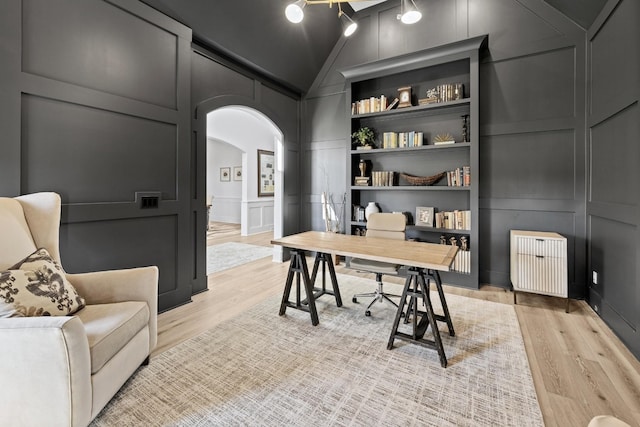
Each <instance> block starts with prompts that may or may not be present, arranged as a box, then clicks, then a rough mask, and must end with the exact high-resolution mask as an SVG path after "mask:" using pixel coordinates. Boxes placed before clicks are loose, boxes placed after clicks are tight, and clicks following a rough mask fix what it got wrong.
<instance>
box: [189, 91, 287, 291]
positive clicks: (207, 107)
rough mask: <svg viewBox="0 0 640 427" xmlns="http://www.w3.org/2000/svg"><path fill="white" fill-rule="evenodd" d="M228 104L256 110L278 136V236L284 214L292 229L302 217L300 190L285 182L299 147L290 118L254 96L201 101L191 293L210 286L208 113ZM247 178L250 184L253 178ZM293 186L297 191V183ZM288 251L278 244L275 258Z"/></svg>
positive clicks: (196, 121) (194, 184) (194, 181)
mask: <svg viewBox="0 0 640 427" xmlns="http://www.w3.org/2000/svg"><path fill="white" fill-rule="evenodd" d="M226 107H234V108H237V109H241V110H242V111H243V112H244V113H245V114H253V115H254V118H257V119H259V120H261V121H262V122H263V124H265V125H266V123H268V125H267V126H271V127H272V129H273V130H274V132H275V133H276V135H277V136H278V137H277V138H276V141H275V143H274V157H275V164H276V176H275V181H276V185H275V189H274V197H273V236H274V237H275V238H279V237H282V236H283V233H284V232H285V226H284V221H285V217H287V230H290V229H292V230H294V231H296V230H297V229H298V225H297V223H295V222H294V221H296V220H297V218H298V217H299V215H298V209H297V208H296V206H297V205H295V204H292V198H293V199H294V201H295V200H298V194H296V193H292V194H288V193H290V192H291V191H292V190H291V189H290V190H285V188H284V185H283V183H284V180H285V170H286V167H285V164H287V165H294V166H295V165H297V148H296V147H289V146H288V141H294V142H295V143H296V144H297V138H298V135H297V134H292V133H291V127H290V126H289V127H287V125H286V123H287V122H286V121H284V120H283V118H282V117H280V116H279V115H278V114H277V113H276V112H274V111H272V110H271V109H270V108H269V107H266V106H265V105H264V104H262V103H261V102H258V101H255V100H253V99H251V98H247V97H243V96H236V95H220V96H216V97H214V98H210V99H208V100H206V101H203V102H201V103H199V104H198V105H197V106H196V108H195V111H194V118H193V124H192V129H193V130H194V133H193V140H192V142H193V149H192V153H193V157H192V159H191V161H192V164H193V166H192V168H191V170H192V175H191V183H192V186H191V191H192V195H191V207H190V210H191V218H192V221H191V223H192V230H193V235H192V239H193V242H194V246H193V249H194V250H193V256H194V266H193V267H194V268H193V272H194V276H193V279H192V281H191V289H192V294H197V293H199V292H203V291H206V290H207V274H206V265H207V238H206V226H207V223H208V219H207V198H206V192H207V189H206V187H207V185H206V184H207V176H206V172H207V116H208V114H209V113H210V112H212V111H215V110H218V109H223V108H226ZM287 129H289V130H287ZM250 162H251V160H248V159H247V160H246V162H245V161H243V162H242V166H243V169H244V170H247V168H248V167H249V166H250V165H249V163H250ZM286 162H288V163H286ZM245 163H246V164H245ZM256 164H257V160H256V163H254V164H252V165H251V166H252V167H253V165H256ZM256 167H257V166H256ZM244 170H243V174H244ZM245 176H246V174H245ZM245 180H246V182H247V185H251V180H250V179H245ZM256 180H257V178H256ZM256 185H257V182H256ZM290 187H291V188H293V189H294V191H295V186H290ZM285 200H287V206H288V207H287V209H286V210H285V209H284V205H285ZM286 255H287V253H286V252H283V250H282V248H281V247H280V246H275V247H274V248H273V260H274V261H277V262H281V261H283V258H284V257H285V256H286Z"/></svg>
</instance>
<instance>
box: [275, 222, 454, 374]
mask: <svg viewBox="0 0 640 427" xmlns="http://www.w3.org/2000/svg"><path fill="white" fill-rule="evenodd" d="M271 243H272V244H274V245H280V246H284V247H287V248H290V249H291V263H290V265H289V272H288V274H287V280H286V283H285V289H284V293H283V295H282V303H281V304H280V313H279V314H280V315H281V316H282V315H284V314H285V312H286V309H287V307H291V308H295V309H298V310H304V311H308V312H309V313H310V315H311V323H312V324H313V325H317V324H318V323H319V319H318V313H317V311H316V306H315V299H316V298H318V297H320V296H322V295H324V294H329V295H333V296H335V298H336V305H337V306H338V307H340V306H342V298H341V296H340V290H339V288H338V281H337V279H336V275H335V270H334V266H333V261H332V258H331V254H337V255H344V256H350V257H358V258H363V259H369V260H374V261H381V262H388V263H393V264H399V265H404V266H407V267H409V272H408V275H407V280H406V281H405V285H404V289H403V292H402V297H401V298H400V304H399V306H398V311H397V313H396V316H395V319H394V322H393V328H392V330H391V336H390V337H389V343H388V345H387V348H388V349H391V348H393V343H394V341H395V339H396V338H397V339H401V340H405V341H410V342H413V343H415V344H419V345H422V346H425V347H429V348H434V349H436V350H437V351H438V355H439V356H440V364H441V365H442V366H443V367H446V366H447V358H446V356H445V353H444V348H443V346H442V340H441V338H440V332H439V331H438V327H437V325H436V322H437V321H442V322H446V324H447V327H448V330H449V335H451V336H454V335H455V331H454V329H453V324H452V322H451V316H450V315H449V309H448V307H447V302H446V300H445V297H444V292H443V290H442V282H441V280H440V274H439V271H449V269H450V266H451V263H452V262H453V259H454V258H455V255H456V252H457V251H458V248H457V247H455V246H449V245H440V244H434V243H422V242H412V241H406V240H392V239H382V238H374V237H361V236H349V235H344V234H336V233H326V232H319V231H307V232H304V233H300V234H294V235H291V236H286V237H283V238H280V239H275V240H272V241H271ZM305 251H313V252H316V258H315V262H314V266H313V272H312V274H311V276H309V271H308V269H307V264H306V258H305ZM320 264H322V272H323V274H322V288H321V289H317V288H315V287H314V284H315V279H316V276H317V272H318V269H319V267H320ZM327 268H328V270H329V275H330V278H331V283H332V287H333V291H329V290H327V289H326V284H325V271H326V269H327ZM294 277H295V278H296V291H297V292H296V302H295V303H292V302H290V301H289V296H290V294H291V287H292V285H293V278H294ZM301 279H302V281H303V283H304V288H305V294H306V299H305V300H304V301H301V299H300V280H301ZM429 279H432V280H433V281H434V283H435V285H436V289H437V291H438V295H439V297H440V302H441V303H442V309H443V314H442V315H437V314H435V313H434V311H433V306H432V304H431V298H430V295H429ZM418 298H420V299H422V300H423V301H424V305H425V307H426V312H423V311H420V310H418V301H417V299H418ZM405 305H407V311H406V313H404V306H405ZM403 314H405V323H407V322H408V321H409V318H410V317H411V319H412V326H413V329H412V331H413V332H412V333H411V334H406V333H402V332H399V331H398V326H399V324H400V319H401V318H402V316H403ZM418 318H420V320H419V321H418ZM429 325H432V328H431V329H432V332H433V336H434V340H433V341H431V340H426V339H424V338H423V337H424V334H425V332H426V330H427V328H428V326H429Z"/></svg>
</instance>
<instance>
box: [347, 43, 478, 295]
mask: <svg viewBox="0 0 640 427" xmlns="http://www.w3.org/2000/svg"><path fill="white" fill-rule="evenodd" d="M486 45H487V36H481V37H475V38H471V39H467V40H462V41H458V42H455V43H451V44H448V45H443V46H439V47H435V48H431V49H426V50H423V51H419V52H414V53H410V54H406V55H401V56H397V57H393V58H386V59H382V60H379V61H375V62H370V63H366V64H362V65H358V66H354V67H350V68H347V69H344V70H342V71H341V73H342V75H343V76H344V77H345V80H346V90H347V96H346V100H347V111H348V116H349V117H348V121H349V123H350V126H349V135H347V141H349V145H350V142H351V133H352V132H355V131H356V130H357V129H359V128H361V127H365V126H367V127H370V128H372V129H374V130H375V132H376V134H377V140H376V146H377V147H381V146H382V134H383V133H384V132H409V131H416V132H422V133H423V135H424V138H423V139H424V144H423V145H422V146H417V147H401V148H374V149H366V150H353V149H349V150H348V153H349V155H348V160H347V171H348V177H347V179H348V182H347V188H348V189H349V190H348V191H347V206H349V207H351V208H352V209H347V212H346V218H345V224H347V227H346V232H347V233H351V234H356V230H357V229H363V228H365V227H366V222H362V221H354V217H353V207H354V206H362V207H364V206H366V205H367V204H368V203H369V202H372V201H373V202H376V203H377V205H378V206H379V207H380V208H381V211H382V212H405V213H408V217H409V219H410V220H409V222H408V225H407V238H412V239H416V240H419V241H427V242H433V243H438V242H440V239H441V236H445V239H446V240H447V242H448V241H449V239H450V238H451V237H454V238H456V240H457V241H460V238H462V237H463V236H464V237H465V238H466V239H467V242H468V248H469V253H467V254H466V258H469V259H470V272H469V273H468V274H467V273H456V272H449V273H443V274H442V278H443V281H444V282H445V283H449V284H454V285H460V286H465V287H470V288H478V286H479V279H478V251H479V242H478V228H479V227H478V224H479V221H478V191H479V190H478V188H479V186H478V177H479V173H478V172H479V154H478V151H479V150H478V145H479V95H480V91H479V60H480V53H481V51H482V49H484V48H486ZM453 83H462V84H463V85H464V95H463V97H462V98H461V99H457V100H452V101H447V102H440V103H432V104H427V105H418V99H419V98H424V97H425V96H426V91H427V90H428V89H431V88H433V87H436V86H438V85H442V84H453ZM406 86H411V88H412V104H413V106H411V107H404V108H396V109H392V110H388V111H378V112H371V113H365V114H351V113H352V109H351V105H352V103H353V102H356V101H358V100H361V99H369V98H371V97H380V96H381V95H384V96H386V97H387V99H388V100H389V102H391V100H393V99H394V98H395V97H397V96H398V95H397V90H398V88H400V87H406ZM465 115H466V116H468V121H467V142H464V141H463V131H462V125H463V118H462V117H463V116H465ZM440 133H449V134H451V135H452V136H453V137H454V139H455V140H456V143H455V144H450V145H433V138H434V137H435V136H436V135H437V134H440ZM361 160H362V161H364V162H366V163H367V166H368V171H367V174H368V175H369V174H370V172H371V171H393V172H395V173H396V178H395V181H394V185H393V186H375V187H373V186H358V185H355V177H356V176H359V175H360V170H359V167H358V165H359V163H360V161H361ZM463 166H469V169H470V171H471V185H469V186H464V187H454V186H448V185H447V179H446V177H444V178H443V179H441V180H440V182H438V183H436V184H434V185H432V186H413V185H410V184H409V183H408V182H406V181H405V180H404V179H403V178H400V177H399V176H397V175H399V173H400V172H403V173H406V174H411V175H416V176H430V175H435V174H437V173H440V172H443V171H449V170H455V169H456V168H461V167H463ZM417 207H434V208H435V209H436V211H454V210H469V211H470V212H471V226H470V229H468V230H459V229H450V228H435V227H427V226H418V225H414V224H415V214H416V208H417Z"/></svg>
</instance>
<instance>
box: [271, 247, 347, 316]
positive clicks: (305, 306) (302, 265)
mask: <svg viewBox="0 0 640 427" xmlns="http://www.w3.org/2000/svg"><path fill="white" fill-rule="evenodd" d="M320 263H322V288H321V289H317V291H318V292H315V291H316V289H315V288H314V283H315V280H316V276H317V274H318V267H319V266H320ZM326 267H328V268H329V275H330V277H331V284H332V286H333V291H329V290H327V289H326V276H325V271H326V270H325V269H326ZM294 276H295V279H296V301H295V303H292V302H291V301H289V297H290V295H291V287H292V286H293V278H294ZM300 276H302V282H303V283H304V291H305V294H306V296H307V298H306V299H305V300H304V301H302V300H301V299H300ZM324 294H327V295H333V296H335V298H336V305H337V306H338V307H341V306H342V298H341V297H340V289H338V279H337V278H336V272H335V269H334V266H333V261H332V260H331V255H330V254H323V253H317V254H316V259H315V262H314V264H313V273H312V275H311V277H310V276H309V269H308V268H307V261H306V257H305V254H304V251H303V250H298V249H292V250H291V261H290V264H289V272H288V274H287V281H286V283H285V286H284V293H283V294H282V302H281V303H280V312H279V314H280V316H283V315H284V314H285V312H286V311H287V307H291V308H295V309H296V310H302V311H306V312H308V313H309V314H310V315H311V324H312V325H313V326H316V325H317V324H318V323H320V321H319V320H318V312H317V310H316V302H315V300H316V298H318V297H320V296H322V295H324Z"/></svg>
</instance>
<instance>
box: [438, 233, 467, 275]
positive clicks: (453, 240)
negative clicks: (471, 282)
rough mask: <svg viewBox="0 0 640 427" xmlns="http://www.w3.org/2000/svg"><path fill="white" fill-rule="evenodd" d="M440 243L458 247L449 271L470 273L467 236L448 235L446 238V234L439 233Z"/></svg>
mask: <svg viewBox="0 0 640 427" xmlns="http://www.w3.org/2000/svg"><path fill="white" fill-rule="evenodd" d="M440 244H442V245H448V244H449V245H451V246H457V247H458V252H456V256H455V258H454V259H453V264H451V271H455V272H458V273H466V274H471V252H470V251H469V238H468V236H460V237H449V239H448V240H447V237H446V236H444V235H441V236H440Z"/></svg>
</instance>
